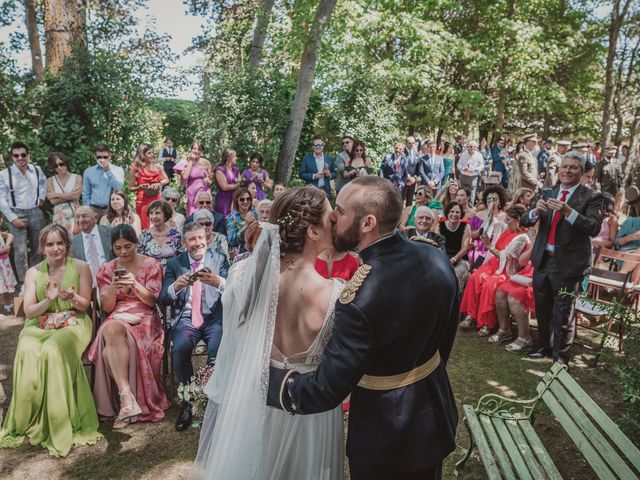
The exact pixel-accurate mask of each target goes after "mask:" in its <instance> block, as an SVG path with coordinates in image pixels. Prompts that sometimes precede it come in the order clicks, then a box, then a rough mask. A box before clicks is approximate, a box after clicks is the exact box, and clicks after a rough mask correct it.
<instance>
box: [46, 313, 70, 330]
mask: <svg viewBox="0 0 640 480" xmlns="http://www.w3.org/2000/svg"><path fill="white" fill-rule="evenodd" d="M39 320H40V328H42V329H43V330H57V329H59V328H65V327H72V326H73V325H77V324H78V319H77V318H76V312H75V311H73V310H63V311H61V312H51V313H43V314H42V315H40V317H39Z"/></svg>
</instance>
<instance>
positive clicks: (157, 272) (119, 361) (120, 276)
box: [89, 224, 169, 428]
mask: <svg viewBox="0 0 640 480" xmlns="http://www.w3.org/2000/svg"><path fill="white" fill-rule="evenodd" d="M111 245H112V248H113V252H114V254H115V256H116V258H115V259H114V260H112V261H110V262H108V263H106V264H105V265H103V266H102V267H101V268H100V270H99V271H98V275H97V283H98V288H99V290H100V302H101V305H102V310H103V311H104V312H105V313H107V314H108V317H107V318H106V320H105V321H104V322H103V323H102V325H101V326H100V329H99V330H98V333H97V334H96V338H95V340H94V342H93V344H92V345H91V349H90V350H89V359H90V360H91V361H92V362H93V363H94V364H95V366H96V372H95V382H94V387H93V396H94V399H95V402H96V409H97V410H98V415H99V416H100V417H101V418H107V419H112V418H115V420H116V421H115V422H114V425H113V427H114V428H122V427H124V426H126V425H127V424H128V423H132V422H135V421H151V422H159V421H161V420H163V419H164V410H166V409H167V408H168V407H169V402H168V401H167V397H166V395H165V393H164V390H163V389H162V382H161V378H160V364H161V362H162V355H163V353H164V344H163V339H164V331H163V329H162V324H161V322H160V318H159V317H158V314H157V312H156V308H155V306H156V299H157V298H158V295H159V294H160V289H161V287H162V267H161V266H160V262H158V261H157V260H155V259H153V258H150V257H146V256H144V255H140V254H138V253H136V248H137V245H138V239H137V237H136V234H135V231H134V230H133V228H132V227H131V226H130V225H126V224H122V225H117V226H116V227H114V229H113V230H112V231H111Z"/></svg>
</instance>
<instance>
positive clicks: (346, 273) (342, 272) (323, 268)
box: [316, 252, 359, 281]
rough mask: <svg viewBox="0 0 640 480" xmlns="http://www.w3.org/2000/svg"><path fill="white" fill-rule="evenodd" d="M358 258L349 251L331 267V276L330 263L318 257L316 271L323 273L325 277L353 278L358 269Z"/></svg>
mask: <svg viewBox="0 0 640 480" xmlns="http://www.w3.org/2000/svg"><path fill="white" fill-rule="evenodd" d="M358 267H359V265H358V258H357V257H356V256H355V255H354V254H353V253H351V252H349V253H347V254H346V255H345V256H344V258H341V259H340V260H335V261H334V262H333V266H332V267H331V277H329V265H327V262H326V261H324V260H322V259H320V258H316V272H318V273H319V274H320V275H322V276H323V277H324V278H342V279H344V280H347V281H349V280H351V277H353V274H354V273H356V270H358Z"/></svg>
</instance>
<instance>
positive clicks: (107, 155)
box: [96, 154, 109, 160]
mask: <svg viewBox="0 0 640 480" xmlns="http://www.w3.org/2000/svg"><path fill="white" fill-rule="evenodd" d="M96 158H97V159H98V160H106V159H108V158H109V154H106V155H96Z"/></svg>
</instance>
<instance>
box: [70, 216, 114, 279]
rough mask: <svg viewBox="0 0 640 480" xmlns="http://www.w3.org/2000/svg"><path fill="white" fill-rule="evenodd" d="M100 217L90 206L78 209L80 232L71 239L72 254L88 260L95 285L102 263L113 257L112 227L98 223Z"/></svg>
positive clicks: (74, 256) (77, 219)
mask: <svg viewBox="0 0 640 480" xmlns="http://www.w3.org/2000/svg"><path fill="white" fill-rule="evenodd" d="M97 220H98V217H97V215H96V213H95V212H94V211H93V210H92V209H91V207H89V206H84V205H83V206H81V207H78V208H77V209H76V221H77V222H78V227H80V233H79V234H78V235H74V236H73V238H72V239H71V256H72V257H73V258H77V259H78V260H82V261H83V262H87V263H88V264H89V267H90V268H91V276H92V277H93V286H94V287H95V286H96V275H97V274H98V270H99V269H100V266H101V265H104V264H105V263H107V262H108V261H110V260H111V259H112V258H113V254H112V252H111V227H107V226H105V225H97V224H96V222H97Z"/></svg>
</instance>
